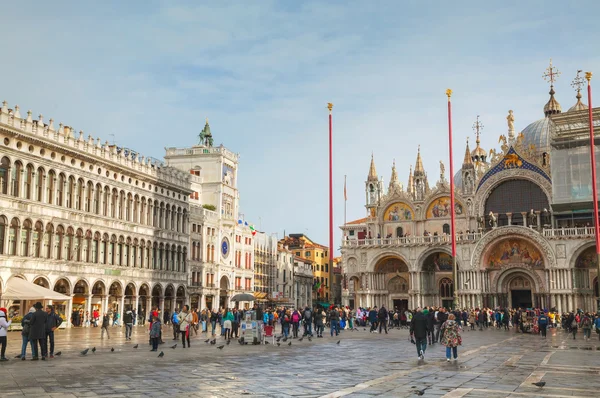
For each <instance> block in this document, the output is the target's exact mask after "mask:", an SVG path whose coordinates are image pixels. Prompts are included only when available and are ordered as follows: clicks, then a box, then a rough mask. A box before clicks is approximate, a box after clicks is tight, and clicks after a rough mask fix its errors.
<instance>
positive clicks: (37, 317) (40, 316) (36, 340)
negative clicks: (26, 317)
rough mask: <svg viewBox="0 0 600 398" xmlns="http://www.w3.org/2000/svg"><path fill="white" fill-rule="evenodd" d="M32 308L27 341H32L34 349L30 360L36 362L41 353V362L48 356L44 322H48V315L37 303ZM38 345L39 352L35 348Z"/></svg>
mask: <svg viewBox="0 0 600 398" xmlns="http://www.w3.org/2000/svg"><path fill="white" fill-rule="evenodd" d="M33 307H34V308H35V312H34V313H33V315H31V324H30V329H29V340H32V341H33V344H34V345H35V347H36V348H35V353H34V357H33V358H31V359H32V360H34V361H37V360H38V359H39V356H38V355H39V354H40V351H41V354H42V361H45V360H46V357H47V356H48V347H46V321H47V320H48V314H47V313H46V312H45V311H43V310H42V308H44V306H43V305H42V303H40V302H39V301H38V302H37V303H35V304H34V305H33ZM38 345H39V347H40V348H39V351H38V348H37V346H38Z"/></svg>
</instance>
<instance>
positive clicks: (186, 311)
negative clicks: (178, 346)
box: [177, 304, 194, 348]
mask: <svg viewBox="0 0 600 398" xmlns="http://www.w3.org/2000/svg"><path fill="white" fill-rule="evenodd" d="M177 318H178V319H177V324H178V325H179V332H180V333H181V343H182V344H183V348H185V342H186V340H187V344H188V348H190V347H191V346H190V326H191V323H192V320H193V319H194V317H193V316H192V314H191V313H190V306H189V305H187V304H186V305H184V306H183V308H182V309H181V311H179V314H178V315H177Z"/></svg>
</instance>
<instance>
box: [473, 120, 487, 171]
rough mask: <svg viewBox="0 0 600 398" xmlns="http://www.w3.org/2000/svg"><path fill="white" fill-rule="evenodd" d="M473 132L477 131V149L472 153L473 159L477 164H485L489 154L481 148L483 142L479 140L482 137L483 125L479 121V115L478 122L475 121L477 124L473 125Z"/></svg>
mask: <svg viewBox="0 0 600 398" xmlns="http://www.w3.org/2000/svg"><path fill="white" fill-rule="evenodd" d="M473 130H475V137H476V139H475V149H473V152H471V159H472V160H473V161H475V162H485V160H486V157H487V152H486V151H485V149H483V148H482V147H481V146H479V143H480V142H481V141H480V140H479V136H480V135H481V131H482V130H483V124H482V123H481V122H480V121H479V115H477V120H475V123H473Z"/></svg>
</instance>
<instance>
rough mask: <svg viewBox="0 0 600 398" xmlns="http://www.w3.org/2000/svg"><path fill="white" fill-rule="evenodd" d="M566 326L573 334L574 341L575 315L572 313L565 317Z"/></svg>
mask: <svg viewBox="0 0 600 398" xmlns="http://www.w3.org/2000/svg"><path fill="white" fill-rule="evenodd" d="M567 326H568V327H570V331H571V333H572V334H573V340H575V336H577V327H578V326H579V325H578V324H577V319H575V314H573V313H572V312H571V313H570V314H569V316H568V317H567Z"/></svg>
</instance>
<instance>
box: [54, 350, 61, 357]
mask: <svg viewBox="0 0 600 398" xmlns="http://www.w3.org/2000/svg"><path fill="white" fill-rule="evenodd" d="M54 355H55V356H57V357H59V356H61V355H62V351H59V352H57V353H56V354H54Z"/></svg>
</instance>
